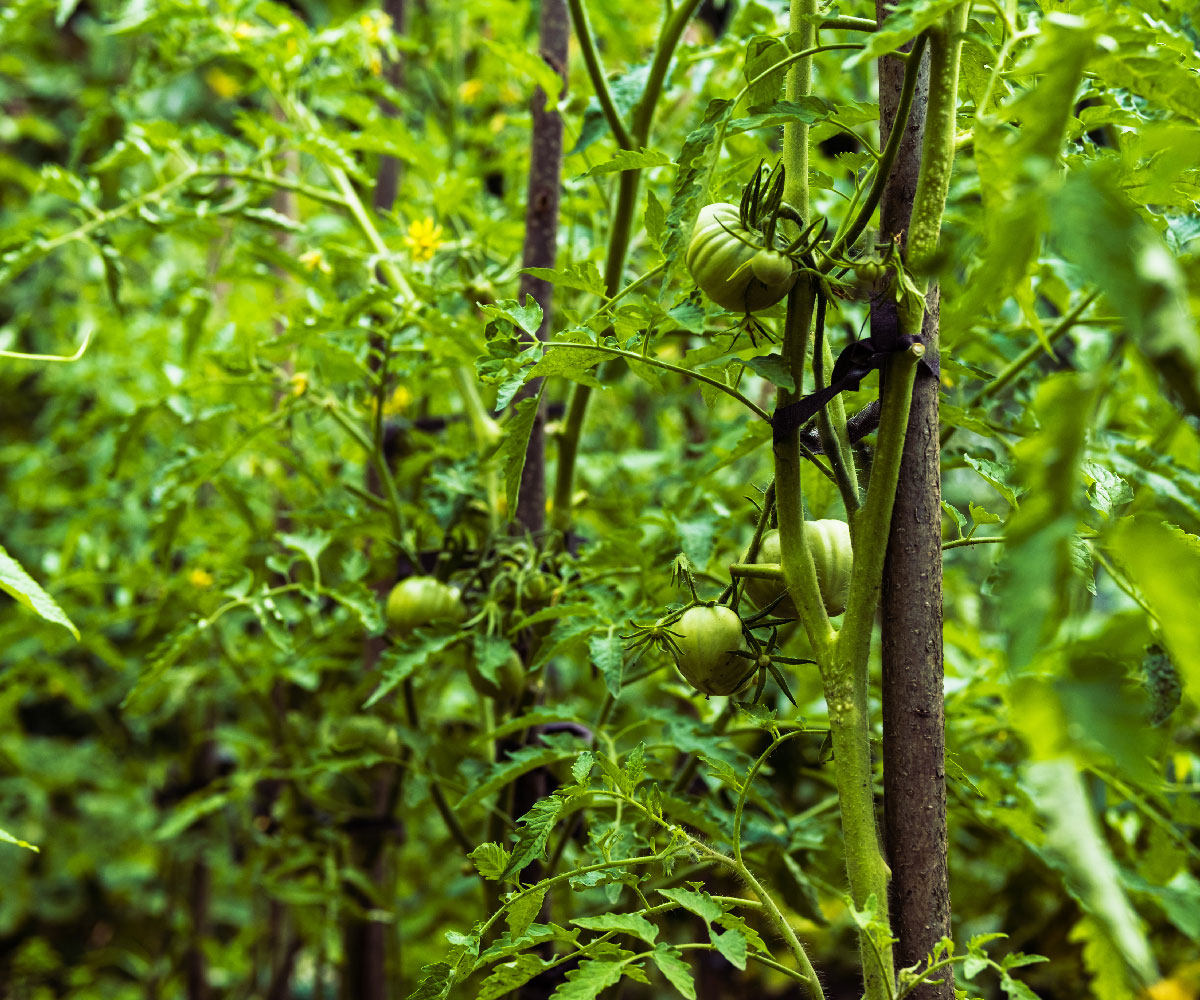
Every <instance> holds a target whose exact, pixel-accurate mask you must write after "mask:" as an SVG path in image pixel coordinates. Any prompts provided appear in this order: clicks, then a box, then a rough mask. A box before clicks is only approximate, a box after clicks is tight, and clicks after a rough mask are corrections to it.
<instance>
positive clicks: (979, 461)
mask: <svg viewBox="0 0 1200 1000" xmlns="http://www.w3.org/2000/svg"><path fill="white" fill-rule="evenodd" d="M963 461H964V462H966V463H967V465H969V466H970V467H971V468H972V469H974V470H975V471H976V472H978V473H979V475H980V476H982V477H983V478H984V480H986V481H987V482H988V483H989V484H990V485H991V486H992V487H993V488H994V489H995V490H996V492H997V493H999V494H1000V495H1001V496H1002V497H1003V498H1004V499H1005V501H1007V503H1008V504H1009V506H1011V507H1013V508H1014V509H1015V508H1016V507H1018V506H1019V504H1018V502H1017V501H1018V500H1019V498H1020V496H1021V494H1022V493H1024V492H1025V489H1024V487H1021V486H1016V485H1014V484H1013V483H1012V482H1011V481H1010V476H1011V470H1010V469H1009V468H1008V467H1007V466H1004V465H1001V464H1000V463H999V462H993V461H992V460H991V459H988V458H975V457H973V456H971V455H963Z"/></svg>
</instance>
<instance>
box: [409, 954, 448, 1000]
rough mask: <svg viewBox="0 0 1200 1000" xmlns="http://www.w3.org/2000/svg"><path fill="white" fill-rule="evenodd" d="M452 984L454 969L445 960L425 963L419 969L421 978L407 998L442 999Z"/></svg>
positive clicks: (418, 999)
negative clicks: (430, 963) (432, 963)
mask: <svg viewBox="0 0 1200 1000" xmlns="http://www.w3.org/2000/svg"><path fill="white" fill-rule="evenodd" d="M452 985H454V970H453V969H451V968H450V966H449V965H447V964H446V963H445V962H437V963H436V964H434V965H426V966H423V967H422V969H421V980H420V981H419V982H418V983H417V988H416V989H415V990H413V991H412V992H411V993H410V994H409V995H408V997H407V1000H444V998H445V997H446V996H448V995H449V993H450V987H451V986H452Z"/></svg>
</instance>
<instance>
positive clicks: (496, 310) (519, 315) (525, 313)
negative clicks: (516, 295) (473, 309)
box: [478, 292, 542, 337]
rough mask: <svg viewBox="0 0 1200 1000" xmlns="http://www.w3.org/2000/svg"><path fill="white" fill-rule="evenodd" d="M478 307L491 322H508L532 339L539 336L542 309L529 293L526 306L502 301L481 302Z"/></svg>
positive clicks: (511, 300) (514, 300)
mask: <svg viewBox="0 0 1200 1000" xmlns="http://www.w3.org/2000/svg"><path fill="white" fill-rule="evenodd" d="M478 306H479V311H480V312H482V313H483V315H484V316H486V317H487V318H488V319H489V320H492V321H495V320H506V321H508V322H509V323H511V324H512V325H513V326H516V327H520V329H522V330H524V331H525V332H526V333H527V334H529V335H530V336H531V337H532V336H536V335H537V331H538V327H540V326H541V325H542V307H541V306H540V305H538V301H537V299H535V298H534V297H533V296H532V295H530V294H529V293H528V292H527V293H526V294H525V304H524V305H522V304H521V303H520V302H518V301H517V300H516V299H501V300H500V301H499V302H480V303H478Z"/></svg>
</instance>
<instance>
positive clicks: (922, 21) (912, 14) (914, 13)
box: [847, 0, 958, 66]
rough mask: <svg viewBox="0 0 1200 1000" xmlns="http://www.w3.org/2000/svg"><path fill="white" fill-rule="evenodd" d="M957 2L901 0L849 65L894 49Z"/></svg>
mask: <svg viewBox="0 0 1200 1000" xmlns="http://www.w3.org/2000/svg"><path fill="white" fill-rule="evenodd" d="M957 6H958V0H899V2H898V3H897V4H896V5H895V6H894V7H892V8H891V9H890V10H889V11H888V15H887V19H886V20H884V21H883V22H882V23H881V24H880V26H879V30H878V31H874V32H872V33H871V34H869V35H867V45H866V48H864V49H863V50H862V51H861V52H856V53H855V54H854V56H853V57H851V59H850V60H849V61H848V63H847V65H848V66H857V65H859V64H860V63H865V62H869V61H870V60H872V59H878V58H879V57H880V56H882V55H886V54H887V53H889V52H895V51H896V50H897V49H899V48H900V47H901V46H903V45H904V43H905V42H911V41H912V40H913V39H914V38H916V37H917V35H919V34H920V33H921V32H922V31H924V30H925V29H926V28H928V27H929V26H930V25H932V24H934V23H936V22H937V21H939V20H940V19H941V17H942V15H943V14H946V13H948V12H949V11H951V10H953V9H954V8H955V7H957Z"/></svg>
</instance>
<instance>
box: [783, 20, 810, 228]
mask: <svg viewBox="0 0 1200 1000" xmlns="http://www.w3.org/2000/svg"><path fill="white" fill-rule="evenodd" d="M816 14H817V2H816V0H792V3H791V11H790V14H789V16H788V30H789V31H791V32H794V33H796V34H798V35H799V38H798V39H797V45H798V47H799V48H800V49H801V50H805V49H811V48H812V47H813V46H815V45H816V43H817V26H816V24H815V23H814V21H815V18H816ZM784 93H785V96H786V97H787V99H788V100H789V101H792V102H802V100H803V98H805V97H808V96H809V95H810V94H811V93H812V56H805V57H804V58H803V59H797V60H796V62H795V63H794V64H793V65H792V67H791V69H789V70H788V75H787V85H786V87H785V90H784ZM783 165H784V169H785V170H786V171H787V179H786V181H785V183H784V189H783V200H784V201H786V202H788V203H789V204H790V205H791V206H792V207H793V208H794V209H795V210H796V211H797V212H799V213H800V216H801V217H802V218H803V219H804V221H805V222H806V223H807V221H808V211H809V209H808V125H807V124H806V123H804V122H788V123H787V124H786V125H784V126H783Z"/></svg>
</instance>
